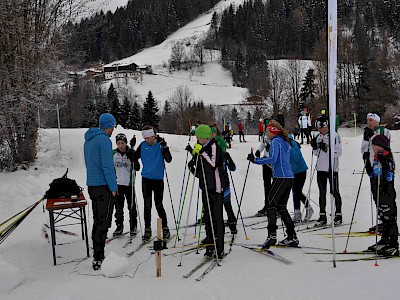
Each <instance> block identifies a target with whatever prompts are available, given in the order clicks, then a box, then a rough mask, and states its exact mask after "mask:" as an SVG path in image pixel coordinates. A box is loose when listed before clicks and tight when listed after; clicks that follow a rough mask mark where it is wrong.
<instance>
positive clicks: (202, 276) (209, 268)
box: [183, 257, 218, 281]
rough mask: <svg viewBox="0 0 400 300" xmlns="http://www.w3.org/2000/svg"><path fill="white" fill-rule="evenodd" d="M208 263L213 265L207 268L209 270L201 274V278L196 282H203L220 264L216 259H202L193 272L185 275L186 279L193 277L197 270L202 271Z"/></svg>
mask: <svg viewBox="0 0 400 300" xmlns="http://www.w3.org/2000/svg"><path fill="white" fill-rule="evenodd" d="M208 262H211V264H210V265H209V266H208V267H207V269H206V270H205V271H204V272H203V273H201V274H200V276H199V277H197V278H196V281H201V280H202V279H203V278H204V277H205V276H206V275H207V274H208V273H210V272H211V270H212V269H214V268H215V267H216V266H217V265H218V262H217V261H216V259H215V258H213V257H205V258H203V259H202V261H201V262H200V263H199V264H198V265H196V266H195V267H194V268H193V269H192V270H190V272H189V273H187V274H185V275H183V277H184V278H189V277H190V276H192V275H193V274H194V273H195V272H196V271H197V270H199V269H201V268H202V267H203V266H205V265H206V264H207V263H208Z"/></svg>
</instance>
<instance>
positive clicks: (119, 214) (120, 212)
mask: <svg viewBox="0 0 400 300" xmlns="http://www.w3.org/2000/svg"><path fill="white" fill-rule="evenodd" d="M134 197H135V191H133V194H132V186H127V185H118V196H117V201H116V203H115V215H114V217H115V224H116V225H117V226H121V225H122V226H124V204H125V199H126V203H127V205H128V211H129V228H130V230H131V231H132V230H134V229H135V228H136V226H137V211H136V203H135V200H134Z"/></svg>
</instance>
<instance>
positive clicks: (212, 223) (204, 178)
mask: <svg viewBox="0 0 400 300" xmlns="http://www.w3.org/2000/svg"><path fill="white" fill-rule="evenodd" d="M200 163H201V170H202V173H203V180H204V189H205V192H206V199H207V206H208V214H209V217H210V218H209V222H210V227H211V233H212V236H213V241H214V249H215V261H216V262H217V265H218V266H219V265H220V264H219V258H218V251H217V240H216V238H215V230H214V222H213V216H212V214H211V206H210V199H209V195H208V189H207V181H206V174H205V172H204V164H203V160H202V159H200ZM223 222H224V220H222V223H223ZM222 226H224V225H223V224H222ZM222 242H223V240H222Z"/></svg>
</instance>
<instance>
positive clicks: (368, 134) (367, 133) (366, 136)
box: [364, 127, 374, 142]
mask: <svg viewBox="0 0 400 300" xmlns="http://www.w3.org/2000/svg"><path fill="white" fill-rule="evenodd" d="M373 136H374V131H373V130H372V129H370V128H369V127H365V129H364V141H367V142H368V141H369V139H370V138H372V137H373Z"/></svg>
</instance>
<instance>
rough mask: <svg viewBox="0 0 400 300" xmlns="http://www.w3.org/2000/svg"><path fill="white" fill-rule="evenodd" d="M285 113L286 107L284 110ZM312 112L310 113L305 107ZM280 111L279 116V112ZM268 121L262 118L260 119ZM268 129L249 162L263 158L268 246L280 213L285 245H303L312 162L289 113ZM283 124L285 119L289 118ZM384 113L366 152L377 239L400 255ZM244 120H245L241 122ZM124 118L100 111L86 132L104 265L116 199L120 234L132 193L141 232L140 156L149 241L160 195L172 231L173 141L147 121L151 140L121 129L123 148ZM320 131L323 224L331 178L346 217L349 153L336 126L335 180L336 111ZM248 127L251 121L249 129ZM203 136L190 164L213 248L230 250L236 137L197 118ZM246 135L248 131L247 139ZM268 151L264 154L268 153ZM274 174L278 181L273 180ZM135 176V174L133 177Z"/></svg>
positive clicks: (97, 245)
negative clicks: (168, 168)
mask: <svg viewBox="0 0 400 300" xmlns="http://www.w3.org/2000/svg"><path fill="white" fill-rule="evenodd" d="M279 115H282V114H281V113H280V114H278V116H279ZM303 116H304V115H303ZM276 119H278V117H277V118H276ZM260 122H261V120H260ZM262 122H263V123H264V124H263V134H262V135H261V138H262V140H261V143H260V145H259V148H258V149H257V150H256V152H255V153H254V154H253V152H251V153H250V154H249V155H248V157H247V159H248V160H249V163H250V162H251V163H254V164H257V165H262V170H263V171H262V174H263V182H264V194H265V203H264V207H263V208H262V209H261V210H260V211H258V213H257V216H267V218H268V237H267V239H266V240H265V242H264V244H263V246H262V248H264V249H268V248H269V247H271V246H273V245H275V244H276V243H277V235H276V232H277V225H276V221H277V217H278V216H280V218H281V220H282V221H283V223H284V225H285V227H286V232H287V237H286V238H285V239H284V240H282V241H280V242H279V244H280V245H285V246H297V245H298V244H299V241H298V239H297V236H296V232H295V229H294V228H295V223H296V222H300V221H302V216H301V212H300V203H303V204H304V206H305V215H304V220H310V219H311V217H312V215H313V213H314V211H313V208H312V207H311V205H310V199H309V198H308V197H306V196H305V195H304V194H303V191H302V190H303V186H304V184H305V180H306V175H307V169H308V167H307V164H306V163H305V161H304V158H303V156H302V153H301V150H300V145H299V143H297V142H296V141H295V140H294V138H293V136H292V135H290V134H288V132H287V131H286V130H285V128H284V126H283V124H284V118H283V115H282V117H281V119H280V122H279V121H278V120H275V119H270V120H268V124H267V125H266V124H265V123H266V122H265V121H264V120H262ZM281 122H282V123H283V124H282V123H281ZM379 123H380V118H379V116H378V115H377V114H375V113H369V114H368V116H367V128H366V129H365V133H364V138H363V142H362V153H363V159H364V164H365V170H366V172H367V174H368V175H369V177H370V183H371V193H372V195H373V198H374V200H375V203H376V205H377V209H378V214H379V219H380V221H381V225H380V224H377V225H376V228H371V230H379V231H380V232H381V233H382V238H381V240H380V241H379V243H377V246H375V245H373V246H371V247H369V248H368V249H369V250H371V251H372V250H374V249H375V248H376V247H377V249H376V250H377V251H378V253H380V254H384V255H399V250H398V241H397V237H398V228H397V208H396V203H395V198H396V192H395V189H394V167H395V166H394V160H393V155H392V152H391V150H390V132H389V130H388V129H386V128H384V127H382V126H380V125H379ZM239 124H240V123H239ZM115 125H116V120H115V118H114V117H113V116H112V115H111V114H108V113H105V114H102V115H101V116H100V119H99V128H90V129H89V130H88V131H87V132H86V133H85V163H86V168H87V185H88V191H89V195H90V198H91V200H92V209H93V218H94V223H93V230H92V240H93V249H94V255H93V258H94V260H93V269H94V270H98V269H100V268H101V264H102V261H103V260H104V247H105V240H106V238H107V232H108V228H110V227H111V219H112V212H113V207H114V206H115V208H116V212H115V223H116V226H117V228H116V230H115V232H114V235H121V234H122V233H123V224H124V214H123V209H124V202H125V199H126V200H127V205H128V208H129V220H130V222H129V224H130V228H129V233H130V235H131V236H135V235H136V234H137V220H136V219H137V214H138V211H137V207H136V205H137V203H136V201H135V197H136V195H135V194H134V193H135V191H134V188H133V185H134V181H135V178H136V176H135V173H136V171H139V170H140V164H139V160H141V162H142V171H141V175H142V176H141V177H142V193H143V199H144V224H145V228H144V235H143V241H145V242H146V241H149V240H150V238H151V235H152V230H151V208H152V202H153V200H152V199H153V197H154V203H155V206H156V210H157V213H158V215H159V217H160V218H161V219H162V228H163V238H164V239H166V240H167V239H169V238H170V236H171V235H170V231H169V228H168V222H167V216H166V213H165V209H164V207H163V194H164V181H163V178H164V170H165V162H167V163H169V162H171V161H172V156H171V152H170V151H169V147H168V146H167V143H166V141H165V140H164V139H163V138H161V137H159V136H158V135H157V131H156V129H155V128H154V127H152V126H149V125H146V126H144V127H143V129H142V136H143V139H144V141H143V142H142V143H141V144H140V145H139V146H138V147H137V149H136V151H135V150H134V146H135V144H136V137H133V138H132V140H131V141H130V147H129V146H128V140H127V137H126V136H125V134H123V133H120V134H117V135H116V144H117V148H116V149H114V150H112V146H111V141H110V139H109V137H110V136H111V135H112V133H113V130H114V127H115ZM315 127H316V128H317V129H318V132H319V133H318V134H317V135H316V136H314V137H312V138H311V137H310V138H309V143H310V145H311V147H312V148H313V150H312V152H313V156H314V157H316V160H317V163H316V171H317V183H318V188H319V206H320V212H319V218H318V220H317V224H318V225H320V226H323V225H325V224H327V216H326V210H325V207H326V192H327V188H326V186H327V182H328V181H329V183H330V184H332V185H333V187H332V189H333V191H334V198H335V212H334V215H333V218H334V220H333V221H334V223H335V225H340V224H341V223H342V211H341V207H342V199H341V196H340V192H339V175H338V173H339V157H340V156H341V154H342V145H341V138H340V136H339V134H338V133H337V132H336V131H335V132H334V133H333V134H334V141H335V145H334V146H333V149H334V161H333V162H332V163H331V165H332V166H333V183H332V182H331V177H330V163H329V155H330V154H329V153H330V149H329V136H330V135H331V134H332V133H330V131H329V127H328V118H327V117H326V115H325V114H321V116H319V117H318V118H317V120H316V122H315ZM241 131H243V128H242V130H241ZM193 134H194V135H195V136H196V139H197V143H196V144H195V145H194V147H193V148H192V147H191V146H190V145H189V144H188V145H187V147H186V149H185V150H187V151H188V152H190V154H191V155H192V159H191V160H190V162H189V163H188V167H189V170H190V172H192V173H193V174H194V175H195V177H197V178H198V179H199V187H200V189H201V191H202V203H203V222H204V224H205V229H206V238H205V239H204V240H203V241H202V243H204V244H206V253H205V255H206V256H210V257H211V256H217V257H218V258H222V257H223V256H224V232H225V229H224V220H223V207H225V210H226V213H227V216H228V226H229V229H230V231H231V233H232V234H236V233H237V228H236V223H237V220H236V217H235V214H234V212H233V209H232V205H231V201H230V180H229V175H230V172H231V171H235V169H236V165H235V163H234V162H233V160H232V157H231V156H230V155H229V153H228V152H227V151H226V150H227V148H229V144H228V143H227V142H226V138H225V136H224V135H223V133H221V132H220V131H219V129H218V126H217V125H216V124H212V125H205V124H201V123H200V122H199V124H197V126H196V127H195V128H193ZM242 139H243V142H245V140H244V135H243V136H241V137H240V141H241V140H242ZM262 152H263V155H262V156H261V153H262ZM271 180H272V182H271ZM132 181H133V182H132ZM291 190H292V191H293V201H294V208H295V214H294V216H293V218H291V216H290V214H289V212H288V210H287V202H288V199H289V195H290V191H291Z"/></svg>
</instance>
